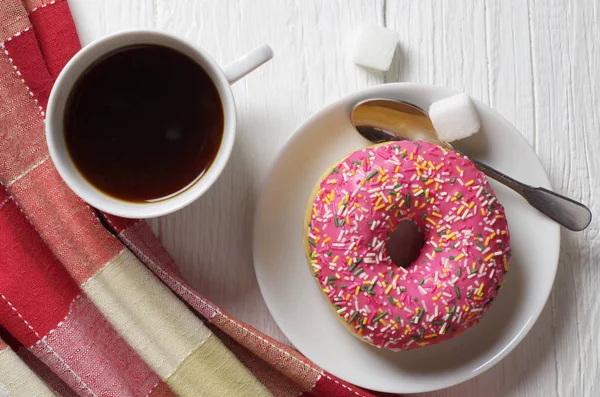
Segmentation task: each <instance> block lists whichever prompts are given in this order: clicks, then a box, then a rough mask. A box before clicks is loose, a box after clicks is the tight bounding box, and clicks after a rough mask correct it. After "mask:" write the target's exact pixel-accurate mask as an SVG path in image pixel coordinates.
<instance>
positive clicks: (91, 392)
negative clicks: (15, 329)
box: [0, 294, 98, 397]
mask: <svg viewBox="0 0 600 397" xmlns="http://www.w3.org/2000/svg"><path fill="white" fill-rule="evenodd" d="M0 297H1V298H2V299H3V300H4V301H5V302H6V303H7V304H8V306H9V307H10V309H11V310H12V311H13V312H15V313H16V314H17V316H18V317H19V318H20V319H21V320H22V321H23V322H24V323H25V325H26V326H27V328H29V329H30V330H31V331H32V332H33V334H34V335H35V336H36V337H37V338H38V342H36V344H38V343H40V342H41V343H42V344H43V345H44V347H45V348H46V350H47V351H49V352H50V354H52V355H53V356H54V357H56V358H57V359H58V361H59V362H60V363H61V364H62V366H63V368H64V369H66V370H67V371H68V372H70V373H71V374H73V376H74V377H75V379H76V380H77V381H78V382H79V384H80V386H83V388H84V390H87V391H89V392H90V394H91V395H92V396H94V397H98V396H97V395H96V394H95V393H94V392H93V391H92V389H90V388H89V387H88V385H87V384H86V383H85V382H84V381H83V380H82V379H81V378H80V377H79V376H78V375H77V374H76V373H75V371H73V370H72V369H71V367H69V365H67V363H65V361H64V360H63V359H62V357H60V355H59V354H58V353H56V352H55V351H54V349H52V347H50V346H49V345H48V344H47V343H46V341H45V340H44V339H43V338H42V337H41V336H40V334H38V332H37V331H36V330H35V329H34V328H33V327H32V326H31V324H29V322H28V321H27V320H25V318H23V316H22V315H21V313H19V311H18V310H17V309H16V308H15V307H14V306H13V304H12V303H10V301H9V300H8V299H7V298H6V296H5V295H4V294H0Z"/></svg>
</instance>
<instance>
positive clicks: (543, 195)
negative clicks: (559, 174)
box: [350, 99, 592, 231]
mask: <svg viewBox="0 0 600 397" xmlns="http://www.w3.org/2000/svg"><path fill="white" fill-rule="evenodd" d="M350 121H351V122H352V125H353V126H354V128H355V129H356V131H357V132H358V133H359V134H360V135H362V136H363V137H364V138H366V139H367V140H369V141H370V142H372V143H383V142H390V141H398V140H422V141H426V142H430V143H433V144H435V145H438V146H441V147H443V148H445V149H448V150H454V151H455V152H457V153H459V154H460V155H462V156H464V157H467V156H466V155H464V154H463V153H461V152H459V151H458V150H456V149H455V148H454V147H453V146H452V145H451V144H449V143H448V142H444V141H442V140H441V139H440V138H439V136H438V134H437V133H436V131H435V128H434V127H433V124H432V123H431V119H430V118H429V114H427V112H426V111H425V110H423V109H421V108H420V107H418V106H416V105H414V104H412V103H409V102H405V101H399V100H391V99H367V100H364V101H361V102H358V103H357V104H356V105H354V107H353V108H352V111H351V112H350ZM469 160H471V161H472V162H473V164H475V166H476V167H477V168H478V169H479V170H480V171H482V172H483V173H484V174H486V175H487V176H489V177H490V178H492V179H495V180H496V181H498V182H500V183H502V184H503V185H505V186H507V187H509V188H511V189H512V190H514V191H515V192H517V193H519V194H520V195H521V196H523V198H525V200H527V202H529V204H530V205H531V206H532V207H534V208H536V209H537V210H539V211H540V212H542V213H544V214H545V215H546V216H548V217H550V218H551V219H553V220H554V221H556V222H558V223H559V224H561V225H562V226H564V227H565V228H567V229H569V230H573V231H581V230H583V229H585V228H586V227H588V226H589V224H590V222H591V221H592V213H591V211H590V210H589V208H588V207H586V206H585V205H583V204H581V203H578V202H577V201H575V200H572V199H570V198H568V197H564V196H561V195H560V194H557V193H554V192H552V191H551V190H548V189H544V188H542V187H533V186H529V185H526V184H524V183H522V182H519V181H517V180H515V179H513V178H511V177H509V176H508V175H505V174H503V173H502V172H500V171H498V170H496V169H494V168H492V167H490V166H489V165H487V164H484V163H482V162H481V161H478V160H476V159H472V158H469Z"/></svg>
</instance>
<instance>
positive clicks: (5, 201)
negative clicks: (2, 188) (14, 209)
mask: <svg viewBox="0 0 600 397" xmlns="http://www.w3.org/2000/svg"><path fill="white" fill-rule="evenodd" d="M10 200H12V196H8V198H7V199H6V200H4V201H3V202H1V203H0V209H2V207H4V206H5V205H6V204H7V203H8V202H9V201H10Z"/></svg>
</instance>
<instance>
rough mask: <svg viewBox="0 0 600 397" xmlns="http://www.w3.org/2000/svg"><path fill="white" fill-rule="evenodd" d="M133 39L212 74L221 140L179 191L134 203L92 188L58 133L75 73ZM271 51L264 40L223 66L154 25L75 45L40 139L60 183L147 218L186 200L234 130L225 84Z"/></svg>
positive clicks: (220, 158) (204, 181)
mask: <svg viewBox="0 0 600 397" xmlns="http://www.w3.org/2000/svg"><path fill="white" fill-rule="evenodd" d="M138 44H157V45H162V46H166V47H170V48H172V49H174V50H177V51H179V52H181V53H183V54H185V55H187V56H188V57H190V58H191V59H193V60H194V61H196V62H197V63H198V64H199V65H200V66H201V67H202V68H203V69H204V70H205V71H206V73H208V75H209V76H210V77H211V78H212V81H213V83H214V84H215V87H216V88H217V91H218V93H219V96H220V97H221V102H222V105H223V115H224V128H223V137H222V141H221V146H220V147H219V150H218V152H217V154H216V156H215V159H214V161H213V162H212V164H211V165H210V167H209V169H208V170H207V171H206V172H205V174H204V175H203V176H202V177H201V178H199V179H198V180H197V181H196V182H195V183H194V184H192V185H191V186H190V187H188V188H187V189H185V190H184V191H182V192H180V193H178V194H176V195H174V196H171V197H168V198H165V199H163V200H159V201H154V202H147V203H146V202H144V203H135V202H128V201H123V200H119V199H117V198H115V197H112V196H110V195H107V194H106V193H104V192H102V191H101V190H98V189H97V188H96V187H95V186H94V185H92V184H91V183H90V182H88V181H87V180H86V179H85V178H84V177H83V176H82V175H81V173H80V172H79V171H78V169H77V167H76V166H75V164H74V163H73V160H72V159H71V156H70V155H69V153H68V151H67V146H66V142H65V133H64V114H65V106H66V103H67V99H68V96H69V93H70V92H71V90H72V88H73V86H74V84H75V83H76V82H77V80H78V79H79V77H80V76H81V75H82V73H84V72H85V71H86V70H87V69H88V68H89V67H90V66H91V65H92V64H93V63H94V62H95V61H96V60H98V59H99V58H101V57H102V56H104V55H106V54H108V53H111V52H112V51H114V50H116V49H119V48H122V47H127V46H130V45H138ZM272 57H273V51H272V50H271V48H270V47H269V46H268V45H263V46H262V47H258V48H256V49H254V50H252V51H251V52H250V53H249V54H247V55H246V56H244V57H243V58H240V59H238V60H237V61H235V62H233V63H231V64H229V65H227V66H226V67H224V68H223V69H221V68H220V67H219V65H217V63H216V62H215V61H214V60H213V59H212V58H211V57H210V55H208V54H207V53H206V52H205V51H204V50H202V49H201V48H198V47H197V46H194V45H192V44H190V43H188V42H186V41H184V40H182V39H180V38H177V37H175V36H173V35H170V34H167V33H164V32H160V31H155V30H128V31H124V32H119V33H115V34H112V35H109V36H106V37H104V38H102V39H100V40H97V41H95V42H93V43H91V44H89V45H87V46H86V47H84V48H83V49H82V50H81V51H79V52H78V53H77V54H76V55H75V56H74V57H73V58H72V59H71V60H70V61H69V63H67V65H66V66H65V67H64V69H63V70H62V72H61V73H60V75H59V76H58V79H57V80H56V83H55V84H54V87H53V88H52V92H51V94H50V99H49V102H48V107H47V112H46V140H47V142H48V149H49V151H50V156H51V157H52V161H53V162H54V165H55V166H56V169H57V170H58V173H59V174H60V176H61V177H62V178H63V179H64V181H65V182H66V184H67V185H68V186H69V187H70V188H71V189H72V190H73V191H74V192H75V193H76V194H77V195H78V196H79V197H81V198H82V199H83V200H84V201H86V202H87V203H89V204H90V205H92V206H93V207H96V208H97V209H99V210H101V211H104V212H107V213H109V214H113V215H118V216H122V217H126V218H152V217H156V216H160V215H165V214H168V213H171V212H173V211H176V210H178V209H180V208H183V207H185V206H186V205H188V204H190V203H191V202H193V201H194V200H196V199H197V198H198V197H200V196H201V195H202V194H204V192H206V191H207V190H208V188H210V186H212V184H213V183H215V181H216V180H217V178H218V177H219V175H220V174H221V172H222V171H223V169H224V168H225V165H226V164H227V161H228V160H229V156H230V155H231V150H232V148H233V142H234V139H235V132H236V112H235V103H234V100H233V94H232V92H231V88H230V85H231V84H233V83H235V82H236V81H237V80H239V79H240V78H242V77H244V76H245V75H246V74H248V73H250V72H251V71H252V70H254V69H256V68H257V67H259V66H260V65H262V64H263V63H265V62H267V61H268V60H269V59H271V58H272Z"/></svg>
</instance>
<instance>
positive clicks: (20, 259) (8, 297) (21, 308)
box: [0, 194, 79, 346]
mask: <svg viewBox="0 0 600 397" xmlns="http://www.w3.org/2000/svg"><path fill="white" fill-rule="evenodd" d="M4 196H6V194H4ZM0 203H1V201H0ZM0 212H1V216H0V252H2V254H1V256H0V259H1V260H2V271H0V292H1V293H0V325H2V326H3V327H4V328H6V329H7V330H8V331H9V332H11V333H12V334H13V335H15V336H18V339H19V341H20V342H21V343H23V344H24V345H27V346H31V345H33V344H35V342H37V341H38V340H39V339H40V338H41V337H43V336H45V335H47V333H48V332H49V331H50V330H52V329H53V328H54V327H56V324H58V323H59V322H60V321H61V320H62V319H63V318H64V317H65V316H66V315H67V313H68V312H69V307H70V304H71V302H72V301H73V299H75V297H76V296H77V294H78V293H79V288H77V285H76V284H75V283H74V282H73V280H72V279H71V277H70V276H69V274H68V273H67V272H66V271H65V269H64V268H63V267H62V265H61V264H60V262H58V261H57V260H56V258H54V256H53V255H52V253H51V252H50V250H49V249H48V248H47V247H46V245H45V244H44V242H43V241H42V240H41V239H40V237H39V235H38V234H37V233H36V232H35V230H34V229H33V228H32V227H31V225H30V224H29V223H28V222H27V221H26V220H25V218H24V217H23V214H22V213H21V211H19V209H18V208H17V206H16V205H15V203H14V202H13V201H12V200H10V201H8V202H6V204H5V205H4V206H3V207H2V208H0ZM40 307H43V310H40ZM24 319H27V322H25V321H24Z"/></svg>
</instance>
